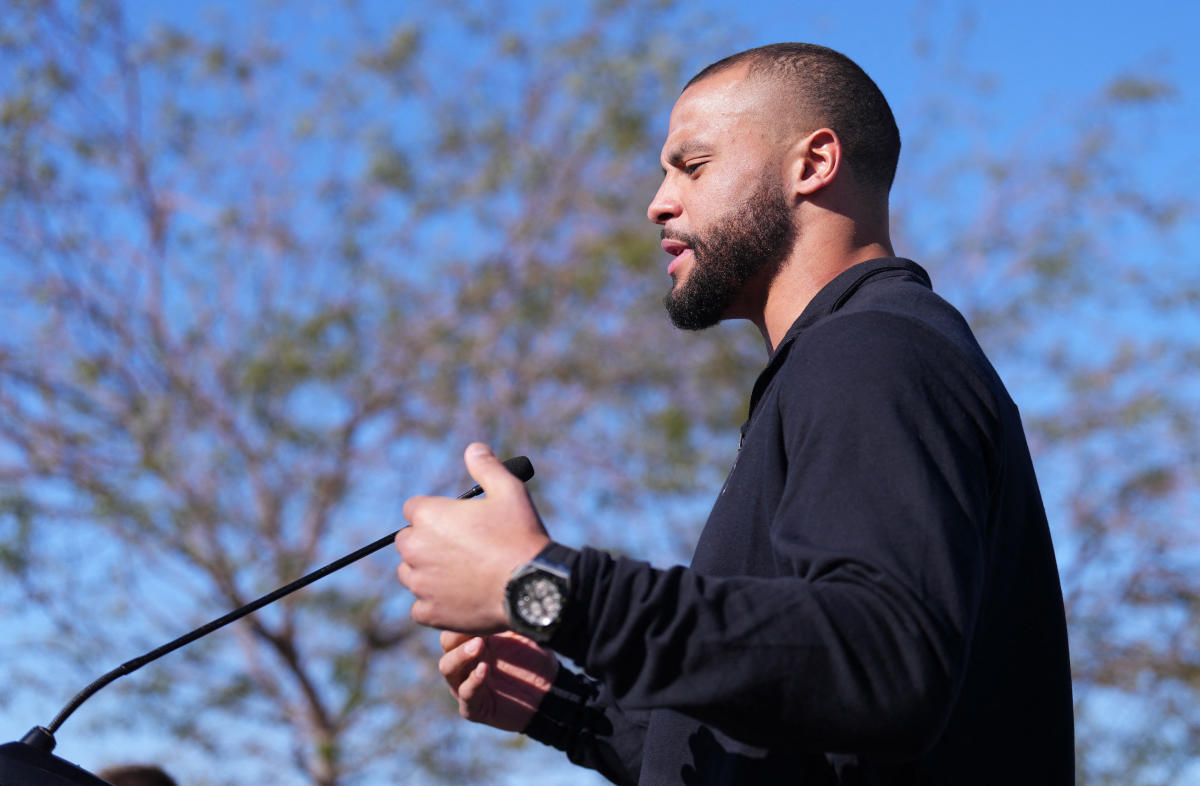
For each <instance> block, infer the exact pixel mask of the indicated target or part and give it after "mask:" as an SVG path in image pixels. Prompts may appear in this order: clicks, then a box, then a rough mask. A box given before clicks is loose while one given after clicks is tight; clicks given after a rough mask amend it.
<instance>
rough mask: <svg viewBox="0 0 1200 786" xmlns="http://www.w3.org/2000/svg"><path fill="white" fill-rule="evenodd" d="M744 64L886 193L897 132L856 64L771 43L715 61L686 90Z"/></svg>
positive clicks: (867, 183)
mask: <svg viewBox="0 0 1200 786" xmlns="http://www.w3.org/2000/svg"><path fill="white" fill-rule="evenodd" d="M743 64H745V65H748V66H749V69H750V71H749V72H750V74H751V75H752V76H755V77H760V78H766V79H769V80H771V81H773V82H774V83H776V85H777V86H779V87H780V88H782V89H783V91H784V95H785V96H786V97H787V98H786V100H788V101H794V102H795V106H794V112H793V113H792V114H793V116H794V119H795V122H796V123H797V124H803V125H806V126H808V128H807V130H808V131H815V130H816V129H818V128H822V127H826V128H831V129H833V131H834V133H836V134H837V136H838V139H839V140H841V143H842V150H843V151H844V152H845V155H846V161H847V162H848V163H849V164H850V169H851V171H852V172H853V173H854V175H855V179H856V180H857V181H858V182H859V184H860V185H862V186H863V187H865V188H867V189H869V190H871V191H873V192H877V193H879V194H881V195H883V196H886V195H887V193H888V191H890V190H891V187H892V181H893V180H894V179H895V177H896V162H897V161H898V160H899V159H900V131H899V129H898V128H896V118H895V117H893V116H892V109H891V107H889V106H888V102H887V99H886V98H884V97H883V93H882V92H880V90H879V87H878V86H877V85H876V84H875V82H873V81H872V80H871V77H869V76H867V74H866V72H865V71H863V70H862V68H860V67H859V66H858V64H857V63H855V62H854V61H853V60H851V59H850V58H848V57H846V56H845V55H843V54H842V53H841V52H836V51H834V50H832V49H829V48H827V47H824V46H817V45H816V44H799V43H783V44H769V45H767V46H760V47H757V48H755V49H747V50H746V51H745V52H739V53H737V54H735V55H730V56H729V57H726V58H725V59H723V60H718V61H717V62H715V63H713V64H712V65H710V66H708V67H707V68H705V69H704V70H703V71H701V72H700V73H698V74H696V75H695V76H694V77H692V79H691V81H689V82H688V83H687V85H686V86H685V87H684V90H686V89H687V88H688V87H691V86H692V85H694V84H696V83H697V82H700V81H702V80H704V79H706V78H708V77H710V76H713V75H714V74H718V73H720V72H722V71H725V70H727V69H729V68H733V67H734V66H738V65H743Z"/></svg>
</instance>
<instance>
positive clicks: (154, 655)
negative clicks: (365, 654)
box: [21, 456, 533, 752]
mask: <svg viewBox="0 0 1200 786" xmlns="http://www.w3.org/2000/svg"><path fill="white" fill-rule="evenodd" d="M504 466H505V468H506V469H508V471H509V472H511V473H512V474H513V475H515V476H516V477H517V478H518V479H519V480H520V481H521V482H522V483H525V482H528V480H529V479H530V478H532V477H533V463H532V462H530V460H529V459H528V458H526V457H525V456H514V457H512V458H510V459H506V460H505V461H504ZM482 493H483V489H482V488H481V487H480V486H478V485H475V486H473V487H472V488H470V489H468V490H467V491H464V492H463V493H462V494H459V495H458V497H457V499H471V498H472V497H478V496H479V495H480V494H482ZM396 532H399V530H396ZM396 532H393V533H392V534H390V535H387V536H385V537H382V538H380V539H379V540H377V541H375V542H374V543H371V544H369V545H366V546H363V547H362V548H361V549H359V550H358V551H355V552H353V553H351V554H347V555H346V556H344V557H342V558H341V559H337V560H334V561H333V562H331V563H329V564H328V565H326V566H324V567H322V568H317V569H316V570H314V571H313V572H311V573H309V574H307V575H305V576H301V577H300V578H298V579H296V580H295V581H293V582H292V583H290V584H287V585H285V586H282V587H280V588H279V589H277V590H274V591H273V592H269V593H267V594H266V595H263V596H262V597H261V598H259V599H258V600H255V601H251V602H250V603H247V604H246V605H245V606H242V607H241V608H237V609H234V610H233V611H231V612H229V613H228V614H226V615H224V616H222V617H218V618H217V619H215V620H213V621H212V622H209V623H208V624H207V625H202V626H201V627H199V628H196V629H195V630H193V631H191V632H190V633H186V634H184V635H182V636H180V637H179V638H177V639H175V640H174V641H170V642H167V643H166V644H164V645H162V646H161V647H158V648H157V649H153V650H151V651H150V652H147V653H146V654H145V655H142V656H141V657H138V658H134V659H133V660H130V661H126V662H125V663H122V664H121V665H120V666H118V667H117V668H115V669H113V670H112V671H110V672H108V673H107V674H105V675H104V676H102V677H100V678H99V679H97V680H96V681H95V682H93V683H92V684H91V685H88V686H87V687H86V688H84V689H83V690H81V691H80V692H79V693H77V694H76V695H75V697H74V698H73V699H71V701H70V702H69V703H68V704H67V706H65V707H63V709H62V711H61V712H59V713H58V715H57V716H55V718H54V720H53V721H51V722H50V725H49V726H45V727H42V726H35V727H34V728H33V729H31V730H30V731H29V733H28V734H26V735H25V737H24V738H23V739H22V740H21V742H22V743H25V744H28V745H32V746H33V747H36V748H38V749H39V750H44V751H46V752H49V751H51V750H53V749H54V744H55V743H54V732H56V731H58V729H59V727H60V726H62V724H63V722H64V721H65V720H66V719H67V718H69V717H70V716H71V714H72V713H73V712H75V710H77V709H79V706H80V705H81V704H83V703H84V702H85V701H87V700H88V699H90V698H91V697H92V696H94V695H95V694H96V693H97V692H98V691H99V690H100V689H101V688H103V687H104V686H106V685H108V684H109V683H111V682H114V681H115V680H117V679H119V678H121V677H124V676H125V675H126V674H129V673H130V672H134V671H137V670H138V669H140V668H142V667H143V666H145V665H146V664H148V663H150V662H152V661H156V660H158V659H159V658H161V657H162V656H164V655H166V654H168V653H170V652H174V651H175V650H177V649H179V648H180V647H183V646H185V645H187V644H191V643H192V642H193V641H195V640H196V639H199V638H203V637H204V636H207V635H208V634H210V633H212V632H213V631H215V630H217V629H219V628H223V627H225V626H226V625H228V624H229V623H231V622H235V621H237V620H239V619H241V618H242V617H245V616H246V615H248V614H253V613H254V612H256V611H258V610H259V609H261V608H262V607H263V606H266V605H269V604H271V603H274V602H275V601H277V600H279V599H280V598H282V597H284V596H285V595H290V594H291V593H293V592H295V591H296V590H298V589H300V588H302V587H307V586H308V585H309V584H312V583H313V582H314V581H316V580H317V579H320V578H324V577H325V576H328V575H329V574H330V573H333V572H334V571H338V570H341V569H342V568H344V567H346V566H347V565H349V564H350V563H352V562H357V561H358V560H360V559H362V558H363V557H365V556H367V555H368V554H373V553H375V552H376V551H379V550H380V549H382V548H384V547H385V546H387V545H388V544H390V543H391V542H392V541H393V540H395V538H396Z"/></svg>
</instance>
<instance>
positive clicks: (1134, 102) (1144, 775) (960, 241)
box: [896, 20, 1200, 786]
mask: <svg viewBox="0 0 1200 786" xmlns="http://www.w3.org/2000/svg"><path fill="white" fill-rule="evenodd" d="M968 21H969V20H968ZM967 27H968V29H967V31H966V33H965V37H964V39H963V41H964V43H967V42H969V37H970V31H969V24H968V26H967ZM932 55H933V56H931V57H930V60H929V70H930V71H931V74H930V77H929V81H930V82H936V83H939V84H941V85H943V86H944V88H943V90H940V91H938V93H937V94H935V95H932V96H929V97H928V98H927V99H926V101H925V102H924V103H923V104H922V105H921V106H919V107H918V108H917V109H916V111H914V112H912V114H913V115H914V116H916V117H921V118H925V119H927V120H928V121H929V127H928V128H917V129H916V133H915V138H916V144H915V145H910V150H908V151H906V154H907V155H908V156H909V159H908V162H907V164H906V168H905V172H904V173H902V178H901V182H906V183H907V184H908V191H910V192H911V193H912V194H913V195H914V196H913V198H912V201H911V202H909V200H907V199H906V198H905V194H901V195H900V197H899V200H900V202H901V204H902V205H903V210H902V211H901V215H900V217H899V219H898V221H897V222H896V223H897V224H898V225H899V227H900V234H901V235H903V236H904V239H903V241H902V242H901V245H902V246H904V247H907V248H916V249H919V251H918V252H917V253H918V257H919V258H920V259H922V260H924V261H925V262H926V263H927V264H928V266H929V267H930V268H931V271H932V273H933V279H934V285H935V287H937V288H939V289H940V290H941V291H943V292H945V293H948V296H949V299H950V300H952V301H953V302H954V303H956V304H957V305H959V306H960V307H961V308H963V310H964V311H965V313H966V314H967V316H968V317H969V319H970V320H971V322H972V324H973V326H974V328H975V330H976V332H977V334H978V335H979V337H980V340H981V342H982V344H983V345H984V348H985V349H986V350H987V351H988V352H989V354H990V355H991V356H992V359H993V361H994V362H995V363H996V364H997V366H998V367H999V369H1000V371H1001V373H1002V375H1003V376H1004V378H1005V379H1006V380H1007V382H1008V384H1009V387H1010V390H1012V392H1013V393H1014V396H1015V398H1016V400H1017V402H1018V404H1020V406H1021V408H1022V411H1023V416H1024V419H1025V425H1026V430H1027V432H1028V435H1029V439H1030V443H1031V447H1032V449H1033V451H1034V459H1035V463H1036V465H1037V467H1038V473H1039V476H1040V478H1041V482H1042V489H1043V494H1044V495H1045V497H1046V502H1047V508H1048V512H1049V514H1050V518H1051V526H1052V528H1053V529H1054V534H1055V541H1056V547H1057V552H1058V557H1059V564H1060V570H1061V574H1062V580H1063V587H1064V592H1065V595H1066V602H1067V612H1068V627H1069V631H1070V639H1071V656H1072V666H1073V671H1074V681H1075V694H1076V704H1077V742H1078V756H1077V760H1078V781H1079V783H1081V784H1088V785H1089V786H1093V785H1097V784H1133V783H1137V784H1169V783H1177V782H1179V778H1180V777H1181V774H1182V773H1183V772H1184V771H1185V770H1187V769H1188V768H1189V767H1190V766H1194V762H1195V761H1196V759H1197V756H1200V747H1198V744H1197V741H1198V740H1200V713H1198V712H1197V711H1196V707H1197V706H1200V679H1198V676H1200V655H1198V653H1200V647H1198V646H1197V644H1198V639H1197V637H1198V636H1200V628H1198V627H1197V623H1196V620H1197V619H1200V616H1198V614H1197V611H1198V610H1200V604H1198V603H1197V601H1198V600H1200V570H1197V567H1200V549H1198V548H1197V547H1198V545H1200V529H1197V522H1200V493H1198V489H1200V454H1198V452H1197V449H1196V446H1197V445H1198V444H1200V439H1198V437H1200V421H1198V420H1197V414H1196V413H1198V412H1200V391H1198V390H1197V389H1196V386H1195V385H1194V384H1193V383H1192V382H1191V381H1190V379H1191V377H1192V376H1193V374H1192V371H1191V370H1192V369H1193V368H1194V367H1195V362H1196V359H1197V353H1196V349H1195V342H1194V337H1195V335H1196V328H1197V322H1196V317H1195V313H1196V308H1195V306H1196V303H1197V299H1198V297H1200V274H1198V273H1197V269H1196V266H1195V264H1194V260H1193V259H1192V258H1191V257H1193V256H1194V253H1189V252H1188V248H1187V246H1186V240H1185V231H1186V228H1187V225H1188V222H1187V219H1188V218H1190V217H1194V215H1195V204H1194V202H1193V201H1192V200H1191V199H1190V197H1189V196H1188V192H1187V191H1185V190H1184V184H1183V182H1182V180H1181V179H1180V178H1178V177H1175V176H1173V173H1172V170H1171V167H1172V166H1178V164H1175V165H1173V164H1172V163H1171V161H1170V159H1169V156H1170V154H1172V153H1181V152H1182V151H1172V150H1170V149H1169V148H1167V147H1165V146H1163V145H1161V131H1162V129H1163V127H1164V126H1165V125H1166V124H1168V123H1170V122H1172V118H1171V109H1172V99H1173V98H1175V96H1176V88H1175V87H1174V86H1173V85H1172V84H1171V83H1170V82H1169V81H1167V80H1166V79H1165V78H1164V77H1162V76H1161V75H1160V74H1159V73H1157V72H1156V70H1155V69H1153V68H1146V69H1145V70H1143V71H1139V72H1136V73H1128V74H1124V75H1122V76H1119V77H1117V78H1115V79H1113V80H1112V81H1111V82H1109V83H1108V84H1106V85H1105V86H1104V87H1103V88H1102V90H1101V91H1100V92H1099V93H1098V94H1096V95H1092V96H1084V97H1082V98H1080V99H1076V100H1074V101H1072V102H1070V103H1067V104H1066V105H1064V104H1063V102H1061V101H1058V102H1056V103H1055V104H1054V105H1053V106H1052V107H1047V111H1046V112H1044V113H1042V114H1039V115H1037V116H1035V117H1033V118H1030V119H1029V120H1028V121H1026V122H1024V123H1016V124H1013V126H1014V127H1012V128H1010V129H1009V130H1007V132H1006V133H1004V134H1003V135H1000V134H997V133H996V132H995V131H994V128H995V126H996V125H998V118H1000V117H1002V114H1001V112H1000V111H999V107H997V106H994V105H992V104H991V103H990V98H991V95H992V92H993V90H994V88H995V87H996V77H995V75H994V74H989V73H980V72H979V71H978V70H976V69H972V68H970V67H969V66H967V65H966V64H965V63H964V62H963V61H962V60H961V59H959V58H958V57H956V56H955V54H954V51H953V50H952V49H947V50H942V51H934V52H933V53H932ZM1046 100H1047V101H1050V100H1051V99H1050V98H1049V97H1047V98H1046ZM947 127H949V130H948V129H947ZM909 136H910V138H912V137H913V136H914V134H913V132H912V131H910V132H909ZM948 141H957V144H955V145H954V146H953V150H952V151H951V154H950V155H946V154H945V148H946V144H947V142H948ZM911 148H916V150H912V149H911ZM1130 151H1136V155H1134V156H1133V157H1132V158H1131V157H1130ZM914 159H915V160H914ZM914 174H916V177H913V175H914ZM905 177H907V178H908V180H907V181H906V180H904V178H905ZM929 194H938V195H940V196H941V199H935V200H929V199H928V198H927V195H929Z"/></svg>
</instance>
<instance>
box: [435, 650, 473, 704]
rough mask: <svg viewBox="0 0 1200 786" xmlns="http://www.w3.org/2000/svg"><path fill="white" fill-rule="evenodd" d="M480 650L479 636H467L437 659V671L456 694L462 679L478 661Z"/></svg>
mask: <svg viewBox="0 0 1200 786" xmlns="http://www.w3.org/2000/svg"><path fill="white" fill-rule="evenodd" d="M482 651H483V640H482V639H480V638H479V637H468V641H467V642H466V643H465V644H463V645H462V646H459V647H455V648H453V649H451V650H449V651H448V652H446V654H445V655H443V656H442V657H441V659H440V660H438V671H439V672H441V674H442V677H443V678H445V680H446V684H448V685H449V686H450V688H451V690H453V691H454V694H455V695H456V696H457V695H458V691H459V688H460V686H461V685H462V683H463V680H465V679H466V678H467V676H468V675H469V674H470V673H471V671H472V670H473V669H474V668H475V667H476V665H477V664H478V663H479V654H480V653H481V652H482Z"/></svg>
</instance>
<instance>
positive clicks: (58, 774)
mask: <svg viewBox="0 0 1200 786" xmlns="http://www.w3.org/2000/svg"><path fill="white" fill-rule="evenodd" d="M53 748H54V736H53V735H52V734H50V732H48V731H46V730H45V729H42V728H41V727H34V728H33V729H32V730H31V731H30V732H29V733H28V734H26V735H25V737H24V738H23V739H22V740H21V741H20V742H10V743H7V744H5V745H0V786H111V784H109V783H108V781H103V780H100V778H98V777H96V776H95V775H93V774H91V773H90V772H88V771H87V770H85V769H83V768H82V767H78V766H76V765H74V764H72V763H71V762H69V761H66V760H65V759H60V758H58V757H57V756H55V755H54V754H53V753H51V752H50V751H51V750H53Z"/></svg>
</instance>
